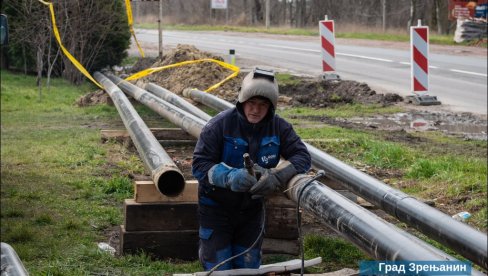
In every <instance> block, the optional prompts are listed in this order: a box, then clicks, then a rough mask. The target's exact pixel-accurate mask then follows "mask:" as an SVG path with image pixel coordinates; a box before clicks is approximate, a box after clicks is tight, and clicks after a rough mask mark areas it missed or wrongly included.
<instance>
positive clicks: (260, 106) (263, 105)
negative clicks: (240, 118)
mask: <svg viewBox="0 0 488 276" xmlns="http://www.w3.org/2000/svg"><path fill="white" fill-rule="evenodd" d="M270 105H271V103H270V102H269V101H268V100H266V99H261V98H257V97H253V98H250V99H249V100H247V101H245V102H244V103H243V104H242V108H243V110H244V115H246V118H247V120H248V121H249V123H251V124H257V123H259V122H260V121H261V120H262V119H263V118H264V117H265V116H266V114H268V109H269V106H270Z"/></svg>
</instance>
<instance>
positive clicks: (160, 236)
mask: <svg viewBox="0 0 488 276" xmlns="http://www.w3.org/2000/svg"><path fill="white" fill-rule="evenodd" d="M198 239H199V238H198V230H179V231H127V230H126V229H125V227H124V226H123V225H121V226H120V252H121V253H122V254H128V253H129V254H130V253H137V252H139V251H140V250H143V251H145V252H147V253H150V254H152V255H153V256H154V257H156V258H158V259H165V258H178V259H182V260H195V259H197V258H198ZM262 251H263V254H289V255H298V254H299V244H298V240H280V239H270V238H264V240H263V246H262Z"/></svg>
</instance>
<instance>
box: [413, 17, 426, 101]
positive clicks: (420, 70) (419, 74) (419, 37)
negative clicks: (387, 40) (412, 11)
mask: <svg viewBox="0 0 488 276" xmlns="http://www.w3.org/2000/svg"><path fill="white" fill-rule="evenodd" d="M420 24H421V23H420V21H419V24H418V26H415V27H410V49H411V50H410V58H411V81H412V92H413V93H420V94H423V93H424V92H425V93H427V91H429V27H427V26H421V25H420Z"/></svg>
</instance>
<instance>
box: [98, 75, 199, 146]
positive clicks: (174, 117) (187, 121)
mask: <svg viewBox="0 0 488 276" xmlns="http://www.w3.org/2000/svg"><path fill="white" fill-rule="evenodd" d="M107 77H108V78H109V79H111V80H112V81H113V82H114V83H116V84H117V85H118V86H119V87H120V88H121V89H122V90H123V91H124V92H125V93H127V94H128V95H129V96H131V97H133V98H134V99H136V100H137V101H139V102H140V103H142V104H144V105H146V106H147V107H149V108H150V109H151V110H153V111H154V112H156V113H158V114H159V115H161V116H163V117H165V118H166V119H168V120H169V121H170V122H172V123H173V124H175V125H177V126H180V127H181V128H182V129H183V130H184V131H186V132H188V133H189V134H191V135H193V137H196V138H198V137H199V136H200V132H201V131H202V128H203V126H204V125H205V124H206V122H205V121H204V120H202V119H200V118H198V117H196V116H195V115H193V114H190V113H188V112H186V111H184V110H182V109H181V108H179V107H176V106H174V105H172V104H170V103H168V102H167V101H165V100H163V99H161V98H159V97H157V96H155V95H153V94H151V93H149V92H147V91H146V90H144V89H142V88H140V87H137V86H135V85H133V84H132V83H130V82H128V81H125V80H123V79H121V78H119V77H117V76H114V75H112V74H107Z"/></svg>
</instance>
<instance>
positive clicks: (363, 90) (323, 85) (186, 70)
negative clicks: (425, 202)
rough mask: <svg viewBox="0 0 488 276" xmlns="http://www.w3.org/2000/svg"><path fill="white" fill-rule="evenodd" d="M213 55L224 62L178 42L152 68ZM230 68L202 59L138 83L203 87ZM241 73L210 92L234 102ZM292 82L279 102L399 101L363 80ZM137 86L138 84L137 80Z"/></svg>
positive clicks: (282, 90) (324, 104) (285, 86)
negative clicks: (377, 91) (378, 91)
mask: <svg viewBox="0 0 488 276" xmlns="http://www.w3.org/2000/svg"><path fill="white" fill-rule="evenodd" d="M205 58H212V59H216V60H220V61H223V59H222V58H221V57H218V56H214V55H213V54H211V53H207V52H202V51H199V50H198V49H197V48H195V47H194V46H191V45H178V46H177V47H176V48H174V49H173V50H172V51H170V52H168V53H167V54H166V55H164V57H163V60H162V61H157V62H155V63H154V64H153V65H152V66H151V67H159V66H165V65H170V64H175V63H178V62H182V61H187V60H197V59H205ZM230 74H232V71H230V70H228V69H226V68H223V67H221V66H220V65H218V64H216V63H212V62H202V63H196V64H190V65H184V66H180V67H175V68H171V69H167V70H163V71H160V72H156V73H154V74H152V75H149V76H147V77H145V78H143V79H141V80H139V81H138V82H154V83H156V84H158V85H160V86H162V87H164V88H166V89H168V90H170V91H173V92H174V93H176V94H181V93H182V91H183V90H184V89H185V88H197V89H199V90H206V89H207V88H209V87H210V86H212V85H214V84H216V83H218V82H220V81H221V80H223V79H225V78H226V77H227V76H229V75H230ZM244 75H245V74H244V73H240V74H239V75H238V76H237V77H235V78H233V79H231V80H229V81H227V82H226V83H224V84H223V85H222V86H221V87H219V88H217V89H215V90H213V91H211V92H210V93H212V94H215V95H217V96H219V97H220V98H223V99H225V100H227V101H230V102H234V101H235V99H236V98H237V93H238V91H239V89H240V84H241V81H242V78H243V77H244ZM294 78H295V79H294V81H293V83H291V84H286V83H285V84H280V94H281V97H280V104H284V105H289V104H291V105H293V106H309V107H328V106H334V105H338V104H346V103H362V104H382V105H389V104H391V103H394V102H398V101H401V100H402V98H401V97H400V96H398V95H396V94H386V95H383V94H376V92H375V91H374V90H372V89H371V88H370V87H369V86H368V85H367V84H366V83H358V82H355V81H339V82H333V81H317V80H313V79H299V78H296V77H294ZM138 84H139V85H140V83H138Z"/></svg>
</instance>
